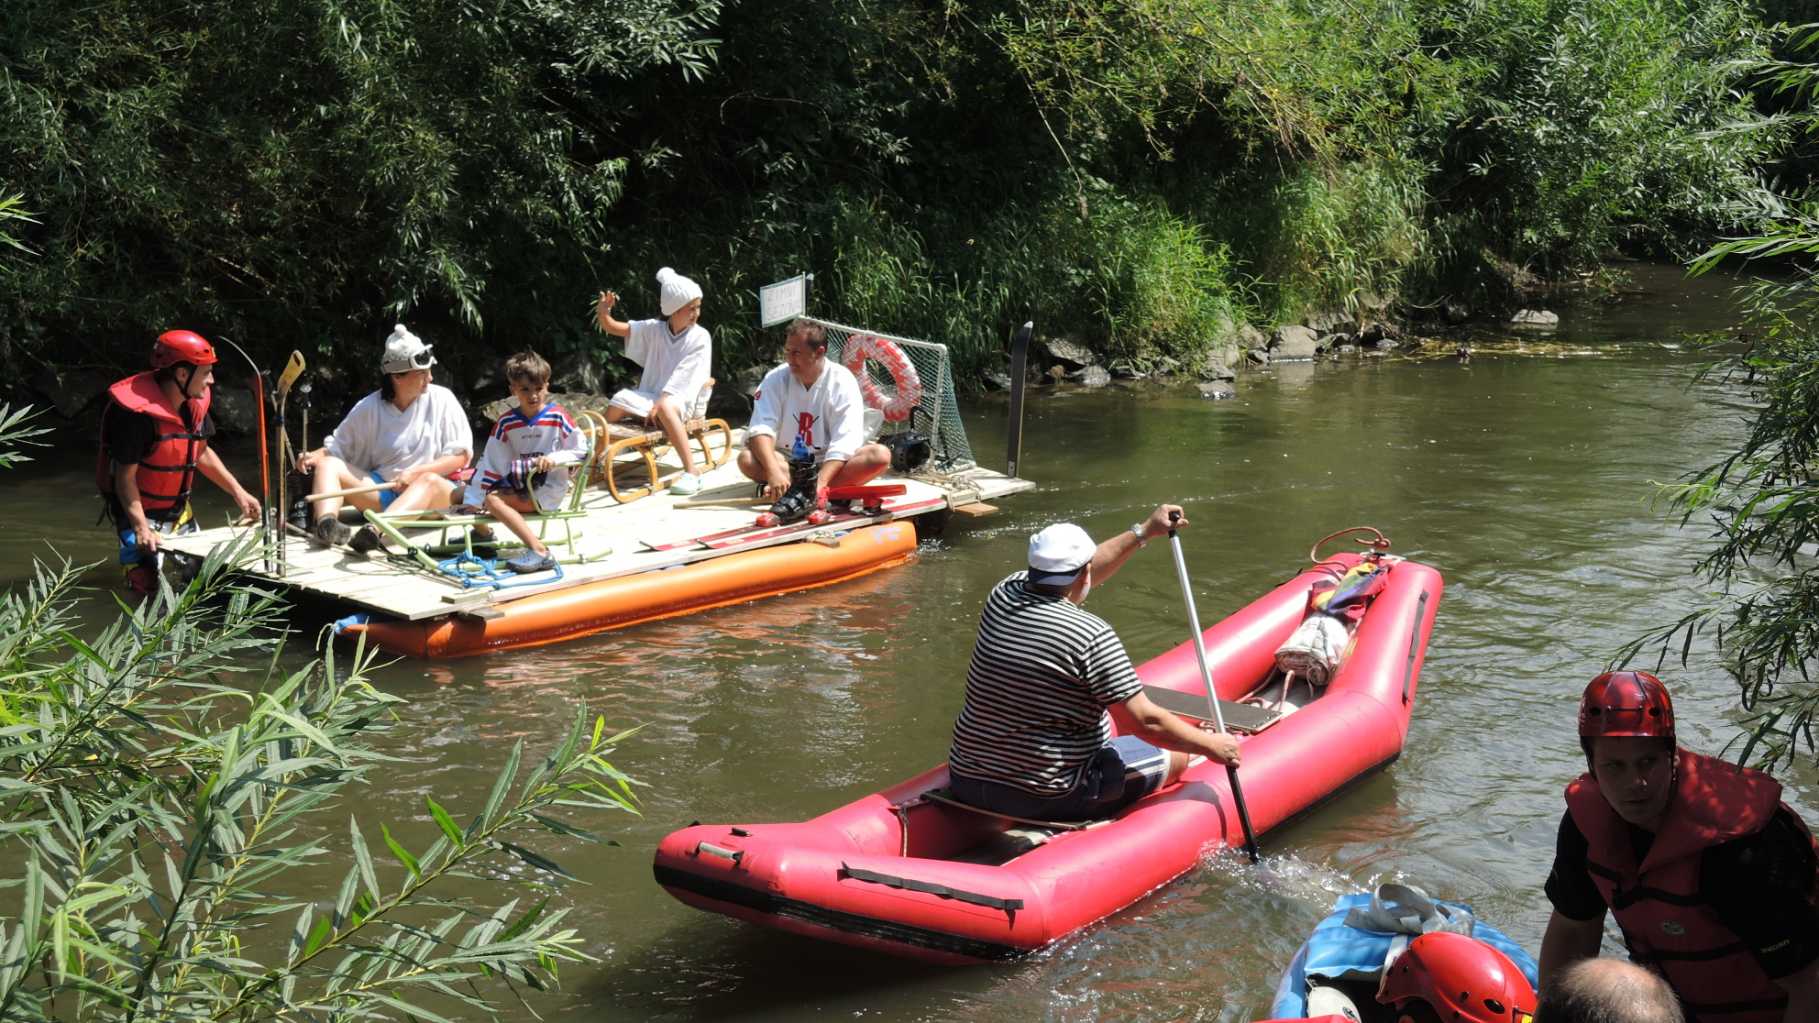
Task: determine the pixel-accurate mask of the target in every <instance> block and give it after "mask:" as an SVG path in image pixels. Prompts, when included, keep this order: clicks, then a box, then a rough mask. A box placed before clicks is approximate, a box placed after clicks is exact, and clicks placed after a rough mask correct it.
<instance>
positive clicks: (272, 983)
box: [0, 417, 634, 1020]
mask: <svg viewBox="0 0 1819 1023" xmlns="http://www.w3.org/2000/svg"><path fill="white" fill-rule="evenodd" d="M0 419H3V422H4V425H3V426H0V452H11V451H15V450H16V447H15V445H16V444H17V443H19V441H20V440H21V438H20V437H19V436H18V435H17V433H16V432H15V431H16V428H17V422H16V421H15V419H13V418H11V417H0ZM4 461H5V456H4V455H0V462H4ZM232 556H233V555H232V553H229V554H227V555H225V556H217V557H215V558H212V559H210V561H209V562H208V563H207V564H206V565H205V566H204V568H203V571H202V574H201V575H200V577H199V578H198V579H197V580H196V581H195V582H194V583H193V584H192V585H190V586H189V587H188V588H186V589H184V590H181V591H173V590H172V589H170V588H169V587H168V586H166V587H165V588H164V589H163V591H162V592H161V593H160V594H159V595H158V596H156V597H155V598H153V599H152V600H151V601H149V602H147V603H145V604H144V605H142V606H140V607H138V608H133V609H127V608H122V609H121V612H120V614H119V616H118V618H117V619H115V620H114V621H113V622H112V623H111V624H109V625H107V626H106V627H105V628H103V629H101V630H100V632H99V634H96V635H92V636H89V637H87V638H84V637H82V636H79V635H78V634H77V628H78V625H79V622H78V619H77V614H76V594H77V588H78V583H79V577H80V574H81V570H80V569H79V568H76V567H73V566H71V565H69V564H67V563H64V564H61V565H55V566H43V565H40V566H39V568H38V571H37V573H36V576H35V578H34V579H33V581H32V582H31V583H29V584H28V585H25V586H23V587H19V588H16V589H14V590H11V591H9V592H7V593H6V594H4V595H0V678H4V680H5V682H4V685H3V686H0V834H4V835H5V836H6V837H7V839H8V846H9V853H8V861H9V864H10V865H11V866H10V867H9V872H10V873H11V880H10V881H8V882H7V883H6V884H5V885H4V888H5V891H6V893H7V896H8V897H9V898H10V899H11V900H12V902H11V905H10V907H9V909H8V911H7V912H5V913H4V914H0V1018H4V1019H7V1020H53V1019H142V1020H157V1019H186V1020H197V1019H208V1020H252V1019H262V1020H283V1019H298V1020H303V1019H328V1018H334V1019H373V1018H390V1019H397V1018H417V1019H440V1018H444V1017H442V1016H440V1015H438V1013H439V1012H449V1011H450V1010H456V1012H457V1014H466V1013H469V1012H477V1013H482V1014H486V1015H496V1011H495V1009H494V1007H493V1006H492V1004H491V999H492V998H494V997H496V996H497V995H499V994H503V993H505V992H506V991H508V990H515V989H517V988H519V987H526V986H528V987H533V988H541V987H544V986H546V985H548V984H550V983H552V982H553V981H554V980H555V979H556V971H557V967H558V965H559V963H561V962H564V961H575V960H580V959H585V958H586V957H587V953H586V951H585V947H584V944H585V943H584V940H583V939H582V937H581V936H580V935H579V934H578V933H577V932H576V931H575V930H573V929H572V928H569V927H566V926H564V925H563V917H564V914H565V912H566V911H565V910H563V909H561V908H559V907H556V906H553V905H551V891H550V888H551V885H552V884H554V883H558V882H560V881H561V880H563V879H565V878H568V877H569V875H568V874H567V873H566V872H565V871H564V870H563V869H562V868H561V867H560V866H559V865H557V864H556V863H555V862H553V861H552V860H550V859H548V858H547V857H545V856H544V855H541V854H539V853H538V852H536V851H534V850H533V849H531V848H529V847H528V843H529V842H530V839H529V838H527V837H526V835H527V834H529V833H531V832H538V831H546V832H550V833H554V834H556V835H559V836H562V838H563V839H565V840H569V839H580V840H583V841H598V840H599V839H598V838H597V837H596V836H594V835H592V834H590V833H589V832H588V831H586V830H585V829H584V828H582V827H580V826H578V825H577V824H575V823H572V822H571V821H570V820H568V819H565V818H568V817H569V816H570V815H572V814H573V813H574V812H575V811H577V810H579V811H581V812H582V813H583V814H591V813H594V812H597V811H601V810H613V811H631V810H633V808H634V803H633V800H632V792H631V788H630V779H628V778H626V777H625V776H624V775H622V774H620V773H619V772H618V771H617V770H615V769H614V768H613V767H612V765H611V764H609V763H608V762H607V761H606V760H605V759H604V758H605V756H606V755H607V754H608V753H609V752H610V750H611V747H612V746H613V745H614V744H615V743H617V742H618V741H619V740H621V739H623V738H624V735H614V736H608V735H606V734H605V731H604V727H603V722H601V721H599V720H595V721H592V722H591V723H590V721H589V719H588V717H587V714H586V712H585V710H582V711H578V712H577V715H576V717H575V720H574V722H573V723H572V725H571V726H570V728H569V729H568V730H567V732H566V734H564V735H563V736H562V737H561V738H560V739H559V740H558V741H557V742H556V743H555V746H554V748H553V749H552V750H550V751H549V753H547V754H546V755H544V756H542V757H538V758H533V759H529V760H526V759H525V758H524V755H523V750H522V747H521V746H519V747H514V748H513V750H512V751H511V753H510V755H509V756H508V757H507V759H506V762H505V764H504V766H503V767H502V769H501V770H500V773H499V776H498V779H497V781H496V782H495V784H494V786H493V788H492V791H491V793H490V794H489V795H488V797H487V799H486V801H485V803H484V804H483V805H482V806H479V807H477V808H473V809H470V810H469V811H467V812H466V813H463V814H461V817H460V818H459V819H458V818H457V816H456V813H457V811H455V810H452V809H445V808H444V807H443V806H442V805H441V804H439V803H438V802H437V801H436V800H435V799H434V798H429V797H426V800H425V806H426V809H427V811H428V813H429V815H430V817H431V819H433V821H434V827H433V829H428V828H424V827H419V826H414V825H413V826H411V827H408V828H405V827H400V828H396V829H394V828H393V827H391V826H388V825H386V824H383V823H380V824H379V825H378V834H377V836H374V835H373V834H372V824H371V822H370V821H369V822H368V823H367V824H366V825H365V826H363V825H362V824H361V822H360V821H359V820H358V819H357V818H356V817H353V816H343V814H344V813H345V811H344V810H342V811H338V810H337V804H338V803H339V802H340V801H341V800H343V799H344V798H345V797H347V796H350V795H353V794H356V793H357V792H358V791H359V788H360V787H361V786H362V785H363V784H364V783H365V782H366V781H367V780H368V773H369V772H371V771H373V770H374V768H376V767H377V768H381V769H383V768H384V766H385V764H386V763H387V762H388V760H389V758H387V757H385V756H383V755H381V754H379V753H378V752H376V751H375V748H374V744H373V737H374V736H375V735H376V734H378V733H381V732H383V731H385V730H386V729H387V728H389V727H390V725H391V718H390V712H391V709H392V705H394V704H396V703H397V702H398V698H397V697H394V696H390V695H387V694H386V693H384V692H383V691H381V690H379V689H377V688H375V687H374V686H373V685H372V684H371V682H370V681H369V678H368V669H369V668H370V666H371V658H370V657H369V656H368V655H366V654H365V653H363V652H361V651H356V652H355V654H354V656H353V658H352V660H351V661H341V660H339V659H338V658H337V657H336V656H335V654H334V653H333V651H332V650H325V652H324V656H323V657H322V658H321V659H318V660H311V661H309V662H308V663H306V664H304V665H303V666H301V667H298V668H296V669H295V670H287V669H285V668H283V667H282V666H281V664H282V648H283V644H282V642H281V641H280V639H279V637H280V636H281V633H280V632H279V630H280V629H281V627H282V625H283V622H282V617H281V610H282V609H281V608H280V607H279V606H278V605H277V604H276V601H275V598H274V597H272V596H271V595H270V594H267V593H263V592H259V591H255V590H251V589H243V588H237V587H234V586H230V585H228V583H227V582H226V579H225V569H226V566H227V565H228V564H229V563H230V561H231V558H232ZM463 821H465V823H463ZM426 831H427V832H428V833H427V834H425V833H423V832H426ZM375 838H376V839H377V840H378V841H377V842H375V841H374V839H375ZM380 842H382V843H383V848H382V849H379V851H378V852H377V854H375V851H374V850H375V848H376V846H377V845H378V844H379V843H380ZM331 853H332V854H335V855H337V856H338V857H340V858H342V859H343V861H345V860H346V859H351V860H352V866H350V867H349V868H347V869H346V871H345V872H344V873H343V874H342V876H341V879H340V882H339V884H338V885H335V886H331V887H328V888H325V889H323V893H322V894H324V897H320V898H318V897H317V895H318V893H317V892H316V891H315V886H316V885H319V884H321V880H320V878H321V874H322V873H323V871H325V870H326V869H327V865H326V864H325V863H324V860H325V858H326V857H328V856H329V855H331ZM502 861H516V862H521V863H523V864H526V865H528V866H529V867H531V868H533V869H532V871H530V872H529V873H528V876H527V875H523V874H517V873H516V872H512V873H508V872H506V871H503V870H501V869H499V865H500V864H501V862H502ZM475 877H480V878H485V879H488V880H490V881H492V882H495V883H497V884H500V885H503V886H509V887H511V888H518V889H522V890H523V892H522V896H521V897H513V898H508V899H506V900H504V901H502V902H500V903H499V904H498V905H496V906H478V905H474V904H473V903H472V902H471V901H470V900H467V899H465V898H460V897H457V895H456V894H455V893H453V892H450V891H448V889H449V887H450V886H449V884H448V882H449V881H450V880H451V879H454V878H475ZM514 877H516V878H517V879H516V880H513V879H512V878H514Z"/></svg>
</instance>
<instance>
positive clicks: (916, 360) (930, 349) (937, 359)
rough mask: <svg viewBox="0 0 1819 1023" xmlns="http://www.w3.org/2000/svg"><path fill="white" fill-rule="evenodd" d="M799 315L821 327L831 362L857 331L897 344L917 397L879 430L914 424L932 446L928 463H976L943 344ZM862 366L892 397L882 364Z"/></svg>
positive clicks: (947, 468) (940, 468)
mask: <svg viewBox="0 0 1819 1023" xmlns="http://www.w3.org/2000/svg"><path fill="white" fill-rule="evenodd" d="M805 319H808V320H809V322H812V323H818V324H820V325H821V326H822V328H823V329H825V330H826V331H827V357H828V358H829V359H832V360H834V361H836V362H842V363H844V362H845V361H846V351H847V345H848V343H849V342H850V341H851V339H852V338H854V337H858V336H863V335H869V336H871V337H875V338H881V339H883V340H885V341H889V342H891V343H892V344H895V345H896V346H897V347H898V348H901V349H902V350H903V354H904V355H906V356H908V357H909V360H910V365H911V366H914V367H915V369H916V376H917V377H918V378H920V380H921V382H922V397H921V399H920V400H919V401H918V402H917V403H916V408H915V410H914V411H913V412H911V413H910V417H909V419H908V420H907V421H904V422H895V423H892V422H887V423H885V424H884V434H885V435H886V436H888V435H890V434H893V433H898V432H901V431H904V430H915V431H916V432H918V433H921V434H922V435H923V436H925V437H927V438H928V441H929V447H930V449H931V451H932V456H931V457H930V459H929V466H928V467H929V468H930V469H933V470H934V471H936V472H940V473H951V472H959V471H961V470H964V469H970V468H972V467H973V466H974V465H975V464H976V463H975V462H974V461H973V449H972V446H971V445H970V444H968V443H967V441H966V426H965V424H963V423H961V421H960V404H959V402H958V401H956V400H955V398H954V367H953V363H952V362H950V361H949V360H948V356H947V346H946V345H944V344H937V343H935V342H933V341H918V340H916V339H914V338H908V337H898V336H897V335H895V334H885V333H882V332H880V331H876V330H862V329H860V328H858V327H848V326H846V325H844V324H840V323H834V322H831V321H829V320H820V319H814V318H812V317H805ZM865 369H866V371H867V372H869V373H871V374H872V378H873V379H874V380H876V381H877V382H878V387H879V390H881V391H883V392H885V394H886V396H887V398H891V397H895V391H894V390H893V384H892V383H891V380H890V374H889V373H888V372H886V371H885V369H884V367H882V366H879V365H878V364H876V363H870V362H868V363H867V365H866V367H865Z"/></svg>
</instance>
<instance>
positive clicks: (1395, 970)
mask: <svg viewBox="0 0 1819 1023" xmlns="http://www.w3.org/2000/svg"><path fill="white" fill-rule="evenodd" d="M1417 999H1418V1000H1420V1001H1421V1002H1424V1003H1426V1005H1427V1007H1428V1008H1430V1009H1432V1010H1433V1011H1434V1015H1436V1016H1438V1017H1439V1018H1440V1020H1441V1023H1529V1021H1530V1020H1532V1019H1533V1018H1534V1015H1535V989H1534V988H1533V987H1530V986H1529V982H1528V977H1526V976H1524V975H1523V973H1522V970H1521V969H1519V968H1518V967H1517V966H1516V964H1515V963H1512V962H1510V959H1509V957H1508V956H1506V955H1504V954H1503V953H1502V952H1499V951H1497V950H1496V949H1494V948H1492V947H1490V946H1489V945H1486V944H1485V943H1484V942H1482V941H1479V940H1477V939H1476V938H1472V937H1468V936H1466V935H1464V934H1455V933H1453V932H1452V931H1435V932H1433V933H1431V934H1423V935H1420V936H1418V937H1416V938H1415V940H1414V941H1411V942H1409V943H1408V948H1406V949H1404V950H1403V951H1402V954H1401V955H1399V956H1397V957H1396V961H1395V962H1393V963H1391V964H1390V966H1389V969H1387V970H1385V971H1383V983H1382V984H1381V985H1379V986H1378V988H1377V1001H1378V1002H1380V1003H1382V1004H1384V1005H1387V1006H1389V1007H1391V1008H1392V1009H1395V1010H1396V1011H1397V1012H1401V1011H1403V1010H1404V1009H1405V1008H1406V1007H1407V1005H1408V1003H1409V1002H1410V1001H1412V1000H1417Z"/></svg>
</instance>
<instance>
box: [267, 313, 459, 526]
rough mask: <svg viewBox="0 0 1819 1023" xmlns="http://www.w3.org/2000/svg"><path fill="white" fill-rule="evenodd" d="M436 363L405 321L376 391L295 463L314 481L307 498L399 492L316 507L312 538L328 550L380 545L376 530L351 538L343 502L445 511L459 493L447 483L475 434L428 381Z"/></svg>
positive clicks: (451, 398)
mask: <svg viewBox="0 0 1819 1023" xmlns="http://www.w3.org/2000/svg"><path fill="white" fill-rule="evenodd" d="M435 364H436V356H435V354H434V353H433V352H432V351H431V346H430V345H428V344H425V343H424V341H423V339H422V338H420V337H418V336H417V335H415V334H413V333H411V332H410V331H409V330H406V329H405V327H404V324H402V323H400V324H398V325H397V326H396V327H393V328H392V333H391V336H390V337H387V338H386V339H385V355H384V356H383V357H382V358H381V359H380V362H379V368H380V369H381V370H382V371H383V372H384V373H385V376H384V378H383V379H382V380H381V381H380V383H379V389H378V390H377V391H374V392H372V393H371V394H368V395H367V396H366V397H364V398H361V399H360V400H359V401H358V402H356V403H355V405H354V407H353V408H352V409H351V410H349V411H348V413H347V417H346V418H344V419H342V420H341V425H339V426H337V427H335V432H333V433H331V434H329V435H328V438H327V439H326V440H324V441H323V442H322V446H321V447H319V448H317V449H315V450H314V451H306V452H304V453H303V454H302V455H300V456H298V458H297V471H299V472H301V473H303V474H304V475H305V476H313V477H314V482H313V483H312V484H311V487H310V492H311V493H314V494H324V493H328V492H329V491H332V490H347V489H350V488H354V487H359V486H362V485H365V484H369V483H392V484H395V486H393V487H391V488H389V489H386V490H378V491H369V492H367V493H361V494H349V495H347V496H346V497H325V498H323V499H321V500H319V501H314V502H312V503H313V504H314V511H315V514H316V524H315V526H314V527H313V528H312V530H311V532H312V533H314V535H315V537H316V539H317V541H319V542H320V543H322V544H323V545H325V546H327V545H332V544H337V543H345V544H347V545H348V546H349V547H352V548H353V549H354V550H356V551H359V552H362V553H364V552H367V551H371V550H374V549H376V548H377V547H378V546H379V533H378V531H377V530H375V529H373V527H372V526H370V525H367V526H362V527H361V528H360V530H359V532H353V531H351V530H349V529H348V527H347V526H345V525H343V524H342V523H341V522H340V520H339V518H338V516H339V513H340V510H341V503H342V502H343V501H346V502H347V503H348V504H351V505H353V506H354V507H355V508H359V509H361V510H363V511H386V512H391V513H398V512H407V511H424V510H427V509H431V508H447V507H448V506H449V504H450V503H451V498H453V496H454V494H455V483H454V482H453V481H452V480H451V479H450V478H449V477H451V476H453V475H454V474H455V473H458V472H460V471H461V470H462V469H465V468H466V467H467V462H468V459H470V458H472V457H473V454H474V429H473V427H472V426H470V425H469V424H468V421H467V413H466V412H465V411H464V410H463V409H462V408H461V401H460V399H458V398H456V397H455V394H454V392H453V391H450V390H449V389H448V388H446V387H443V386H442V385H440V384H435V383H431V382H430V367H431V366H434V365H435Z"/></svg>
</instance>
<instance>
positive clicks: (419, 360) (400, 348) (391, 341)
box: [379, 323, 436, 373]
mask: <svg viewBox="0 0 1819 1023" xmlns="http://www.w3.org/2000/svg"><path fill="white" fill-rule="evenodd" d="M432 347H434V346H433V345H429V344H426V343H424V340H423V339H422V338H420V337H418V336H417V335H415V334H413V333H411V332H410V330H409V329H407V328H406V327H405V326H404V324H402V323H400V324H397V325H396V326H394V327H392V332H391V334H390V335H389V336H388V337H386V339H385V355H384V356H383V357H382V358H380V360H379V368H380V369H382V370H384V371H385V372H387V373H409V372H410V371H411V370H413V369H428V368H430V367H431V366H434V365H435V364H436V356H435V355H434V354H433V353H432V352H431V351H430V349H431V348H432Z"/></svg>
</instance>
